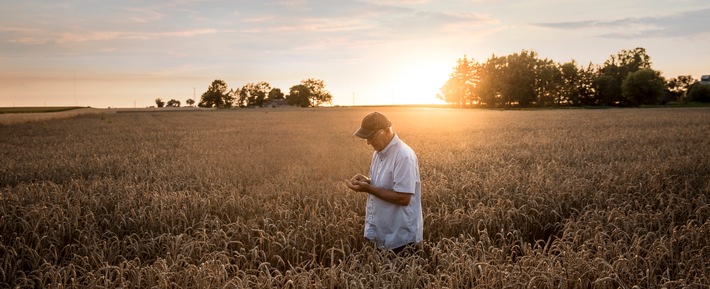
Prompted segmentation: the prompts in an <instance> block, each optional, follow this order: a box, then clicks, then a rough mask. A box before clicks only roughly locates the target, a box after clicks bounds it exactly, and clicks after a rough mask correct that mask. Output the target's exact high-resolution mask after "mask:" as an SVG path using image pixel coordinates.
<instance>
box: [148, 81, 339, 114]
mask: <svg viewBox="0 0 710 289" xmlns="http://www.w3.org/2000/svg"><path fill="white" fill-rule="evenodd" d="M227 88H228V87H227V83H226V82H224V80H221V79H216V80H214V81H212V84H211V85H210V86H209V87H208V88H207V91H205V92H204V93H203V94H202V96H201V97H200V102H199V103H198V104H197V106H199V107H208V108H212V107H216V108H232V107H263V106H265V105H269V104H273V105H275V103H276V102H281V103H286V104H288V105H293V106H300V107H316V106H320V105H322V104H325V103H328V104H330V103H331V102H332V100H333V96H332V95H331V94H330V92H329V91H328V90H326V89H325V82H324V81H323V80H320V79H315V78H309V79H305V80H302V81H301V83H300V84H297V85H294V86H291V88H290V89H289V94H288V95H286V94H284V93H283V92H282V91H281V89H279V88H272V87H271V85H270V84H269V83H268V82H265V81H260V82H256V83H247V84H245V85H244V86H242V87H241V88H237V89H236V90H235V89H230V90H229V91H227ZM155 103H156V105H157V106H158V107H163V106H165V102H164V101H163V100H162V99H160V98H158V99H156V100H155ZM186 103H187V104H188V105H193V104H194V103H195V101H194V100H192V99H188V100H187V101H186ZM167 106H178V107H179V106H180V101H177V100H174V99H173V100H170V101H169V102H168V103H167Z"/></svg>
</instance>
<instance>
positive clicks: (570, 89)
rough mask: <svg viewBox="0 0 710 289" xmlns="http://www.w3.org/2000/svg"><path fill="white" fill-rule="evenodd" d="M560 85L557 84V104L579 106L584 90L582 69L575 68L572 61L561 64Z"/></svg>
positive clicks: (574, 63) (583, 72)
mask: <svg viewBox="0 0 710 289" xmlns="http://www.w3.org/2000/svg"><path fill="white" fill-rule="evenodd" d="M559 71H560V79H559V81H560V84H559V90H560V91H559V97H560V99H559V102H560V103H564V104H569V105H573V106H577V105H580V103H581V99H582V98H583V96H582V95H583V94H584V92H585V91H586V90H587V88H585V80H586V77H585V71H584V69H583V68H582V67H578V66H577V62H575V61H574V60H572V61H570V62H567V63H564V64H561V65H560V66H559Z"/></svg>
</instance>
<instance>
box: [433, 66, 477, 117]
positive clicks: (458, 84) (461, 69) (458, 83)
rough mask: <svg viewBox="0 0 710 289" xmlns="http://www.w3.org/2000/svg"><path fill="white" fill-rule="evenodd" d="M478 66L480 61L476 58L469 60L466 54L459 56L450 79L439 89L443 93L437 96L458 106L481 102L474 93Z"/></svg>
mask: <svg viewBox="0 0 710 289" xmlns="http://www.w3.org/2000/svg"><path fill="white" fill-rule="evenodd" d="M477 67H478V63H476V61H475V60H474V59H471V60H469V59H468V58H467V57H466V55H464V56H463V58H459V59H458V60H457V61H456V66H455V67H454V70H453V71H452V72H451V74H449V79H448V80H447V81H446V83H444V85H443V86H442V87H441V88H440V89H439V90H440V91H441V93H440V94H437V95H436V97H437V98H438V99H441V100H443V101H445V102H447V103H452V104H455V105H456V106H458V107H463V106H464V105H466V104H469V103H471V104H473V103H479V102H480V99H478V97H476V95H475V93H474V88H475V87H476V84H477V83H478V76H477V73H476V70H477Z"/></svg>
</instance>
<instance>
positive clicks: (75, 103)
mask: <svg viewBox="0 0 710 289" xmlns="http://www.w3.org/2000/svg"><path fill="white" fill-rule="evenodd" d="M74 106H79V104H78V103H77V101H76V70H74Z"/></svg>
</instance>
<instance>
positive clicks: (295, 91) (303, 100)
mask: <svg viewBox="0 0 710 289" xmlns="http://www.w3.org/2000/svg"><path fill="white" fill-rule="evenodd" d="M309 98H310V90H309V89H308V87H307V86H305V85H303V84H298V85H294V86H291V88H290V89H289V92H288V95H287V96H286V103H288V104H289V105H296V106H300V107H308V106H310V104H311V103H310V101H309Z"/></svg>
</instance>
